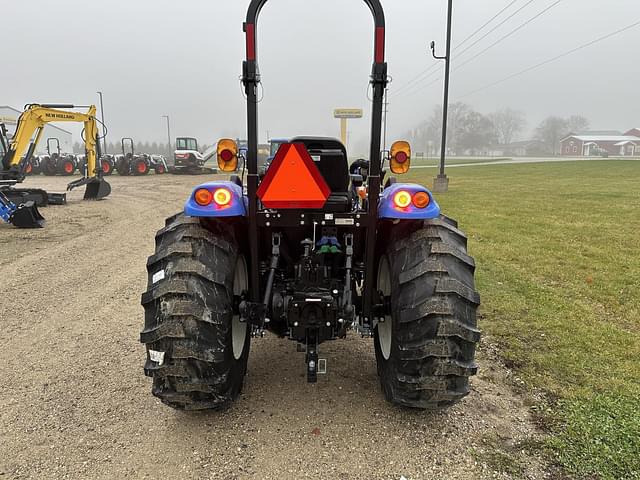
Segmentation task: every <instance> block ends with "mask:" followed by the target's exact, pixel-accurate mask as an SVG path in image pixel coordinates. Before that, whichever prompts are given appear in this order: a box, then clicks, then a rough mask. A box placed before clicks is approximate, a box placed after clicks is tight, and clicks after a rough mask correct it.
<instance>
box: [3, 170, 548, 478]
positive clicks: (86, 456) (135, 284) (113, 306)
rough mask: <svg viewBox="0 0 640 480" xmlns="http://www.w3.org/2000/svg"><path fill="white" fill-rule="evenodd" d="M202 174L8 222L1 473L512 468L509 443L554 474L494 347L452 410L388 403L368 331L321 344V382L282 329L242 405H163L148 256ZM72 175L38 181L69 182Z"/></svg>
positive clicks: (121, 189)
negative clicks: (29, 224)
mask: <svg viewBox="0 0 640 480" xmlns="http://www.w3.org/2000/svg"><path fill="white" fill-rule="evenodd" d="M201 180H202V181H204V177H188V176H185V177H182V176H169V175H165V176H154V175H150V176H148V177H117V176H114V177H110V178H109V182H110V183H111V184H112V187H113V193H112V195H111V196H110V197H109V198H108V199H106V200H104V201H101V202H91V203H90V202H83V201H82V200H81V198H82V191H74V192H72V193H71V194H70V195H69V204H68V205H66V206H61V207H48V208H46V209H42V213H43V214H44V216H45V217H46V218H47V220H48V224H47V227H46V228H45V229H41V230H18V229H14V228H12V227H10V226H6V225H2V226H0V278H1V279H2V290H1V291H2V297H1V298H0V322H1V325H2V328H1V329H0V345H2V347H1V348H0V379H1V380H2V383H1V387H0V479H2V478H15V479H23V478H38V479H40V478H73V479H78V478H168V479H173V478H180V479H186V478H216V479H289V478H291V479H299V478H327V479H345V480H346V479H401V478H402V477H404V478H405V479H407V480H412V479H445V478H446V479H453V478H456V479H483V478H512V475H514V471H513V469H512V468H499V466H497V465H496V464H495V462H492V461H491V460H490V459H491V458H494V456H492V455H491V454H492V452H493V450H492V449H494V448H495V444H496V442H498V444H499V445H500V448H501V449H502V448H504V449H507V450H506V451H508V452H509V455H508V458H510V459H513V461H514V462H516V464H517V465H518V468H517V469H516V471H517V472H516V473H517V477H523V478H546V477H547V476H548V475H549V474H546V473H545V472H546V471H547V467H546V465H544V464H543V462H542V461H540V460H539V459H538V458H535V457H533V456H531V455H529V454H527V453H525V452H523V451H521V450H520V448H519V447H518V445H519V444H520V442H522V441H524V440H527V439H529V438H531V437H532V436H533V437H535V436H536V435H538V433H537V432H536V430H535V427H534V425H533V423H532V421H531V418H530V415H529V410H528V408H527V407H526V406H525V403H524V400H523V399H522V398H520V397H518V396H517V395H516V394H515V393H514V392H513V390H512V389H511V387H510V386H509V385H511V384H512V381H511V380H510V379H509V378H508V377H509V372H508V371H507V370H506V369H505V368H504V367H502V366H500V365H499V363H498V362H497V361H496V360H495V359H494V357H495V356H494V355H493V354H491V353H490V349H489V348H487V347H486V346H485V347H483V348H482V349H481V352H480V355H479V364H480V367H481V373H480V374H479V375H478V376H477V377H474V378H473V392H472V394H471V395H470V396H469V397H467V398H466V399H465V400H464V401H463V402H462V403H460V404H459V405H457V406H455V407H453V408H451V409H449V410H447V411H446V412H444V413H437V414H434V413H425V412H420V411H412V410H407V409H400V408H395V407H392V406H390V405H388V404H387V403H386V402H385V401H384V399H383V397H382V394H381V392H380V388H379V384H378V379H377V376H376V369H375V358H374V353H373V344H372V341H371V340H370V339H361V338H359V337H358V336H357V335H356V334H354V333H352V334H351V335H349V336H348V338H347V339H346V340H341V341H340V340H339V341H336V342H332V343H327V344H323V345H322V346H321V356H323V357H326V358H327V359H328V371H329V372H328V375H326V376H322V377H321V378H320V380H319V382H318V383H317V384H315V385H310V384H307V383H306V379H305V375H304V371H305V370H304V364H303V354H301V353H297V352H296V345H295V344H294V343H293V342H290V341H288V340H286V339H278V338H275V337H273V336H267V337H265V338H263V339H254V340H253V342H252V346H251V354H250V359H249V373H248V375H247V377H246V382H245V388H244V392H243V394H242V395H241V397H240V398H239V400H238V401H237V402H236V403H235V404H234V406H233V407H232V408H231V409H229V410H227V411H226V412H215V413H197V414H193V413H181V412H177V411H174V410H172V409H170V408H169V407H166V406H164V405H162V404H161V403H160V402H159V401H158V400H157V399H156V398H154V397H153V396H152V395H151V392H150V389H151V387H150V383H151V382H150V379H148V378H146V377H145V376H144V375H143V370H142V365H143V362H144V358H145V353H144V348H143V346H142V345H141V344H140V343H138V335H139V331H140V329H141V327H142V323H143V310H142V307H141V306H140V295H141V293H142V292H143V290H144V288H145V286H146V285H145V283H146V274H145V261H146V258H147V256H148V255H149V254H151V253H152V252H153V238H154V233H155V231H156V230H157V229H158V228H160V227H161V226H163V224H164V218H165V217H167V216H169V215H171V214H173V213H175V212H177V211H178V210H180V209H181V207H182V204H183V202H184V200H185V199H186V198H187V195H188V194H189V192H190V190H191V187H192V186H193V185H195V184H197V183H198V182H199V181H201ZM67 181H68V179H66V178H62V177H36V178H32V179H29V180H28V181H27V182H26V184H25V185H28V186H41V187H45V188H48V189H49V190H50V191H64V186H65V184H66V182H67ZM485 345H488V343H487V342H485ZM491 445H493V446H491ZM510 462H511V460H510Z"/></svg>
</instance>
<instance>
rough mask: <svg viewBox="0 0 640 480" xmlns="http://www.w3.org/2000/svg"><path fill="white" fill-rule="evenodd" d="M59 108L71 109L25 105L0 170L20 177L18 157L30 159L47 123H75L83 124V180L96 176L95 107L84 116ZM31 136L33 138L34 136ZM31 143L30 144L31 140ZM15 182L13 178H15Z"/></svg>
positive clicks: (71, 106) (60, 106)
mask: <svg viewBox="0 0 640 480" xmlns="http://www.w3.org/2000/svg"><path fill="white" fill-rule="evenodd" d="M62 108H65V109H66V108H75V107H74V105H37V104H33V105H29V106H28V107H27V109H26V110H25V111H24V112H23V113H22V114H21V115H20V118H19V119H18V126H17V127H16V132H15V134H14V136H13V139H12V140H11V142H10V143H9V148H8V151H7V152H6V153H5V155H4V158H3V160H2V166H3V169H4V170H6V171H10V172H15V174H17V175H20V173H19V172H20V165H21V158H22V155H23V154H24V153H25V152H26V157H25V159H29V158H31V156H33V153H34V151H35V148H36V145H37V144H38V142H39V141H40V137H41V136H42V132H43V128H44V126H45V125H46V124H47V123H51V122H76V123H83V124H84V137H85V139H84V141H85V149H86V151H87V165H88V169H87V176H91V177H95V176H96V175H97V173H98V172H97V169H96V165H97V160H98V158H97V157H98V153H97V151H96V148H97V142H96V136H97V133H98V128H97V125H96V118H95V117H96V107H95V106H94V105H91V106H90V107H89V111H88V112H87V113H81V112H73V111H66V110H61V109H62ZM34 133H35V135H34ZM32 139H33V140H32ZM16 179H17V178H16Z"/></svg>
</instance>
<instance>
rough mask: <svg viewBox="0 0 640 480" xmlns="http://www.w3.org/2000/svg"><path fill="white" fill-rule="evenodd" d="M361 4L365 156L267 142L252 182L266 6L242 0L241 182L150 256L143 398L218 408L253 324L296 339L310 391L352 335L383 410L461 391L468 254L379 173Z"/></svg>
mask: <svg viewBox="0 0 640 480" xmlns="http://www.w3.org/2000/svg"><path fill="white" fill-rule="evenodd" d="M364 1H365V3H366V4H367V5H368V7H369V9H370V10H371V13H372V15H373V18H374V22H375V30H374V31H375V33H374V44H375V45H374V53H373V58H374V62H373V69H372V72H371V77H370V82H371V90H372V112H371V122H372V128H371V140H370V142H371V143H370V151H369V158H368V159H359V160H357V162H359V163H358V164H357V165H355V166H353V167H354V168H352V169H351V171H353V172H356V173H350V166H349V164H348V157H347V151H346V148H345V146H344V145H343V144H342V143H341V142H340V141H339V140H336V139H333V138H324V137H307V136H298V137H292V138H290V139H288V140H287V141H286V142H283V143H282V144H281V145H279V147H278V150H277V152H276V155H275V157H274V159H273V161H272V162H271V164H270V165H269V168H268V169H267V170H266V172H264V174H263V175H262V174H261V173H260V172H259V171H258V162H257V160H258V131H259V130H258V116H257V113H258V112H257V110H258V104H259V102H258V98H257V93H258V91H259V83H260V82H261V77H260V74H259V69H258V63H257V55H256V53H257V50H256V43H257V21H258V16H259V13H260V11H261V9H262V8H263V6H264V5H265V3H266V2H267V0H251V3H250V5H249V9H248V13H247V18H246V22H245V23H244V32H245V36H246V60H245V61H244V62H243V65H242V83H243V86H244V92H245V93H246V99H247V134H248V147H247V152H246V155H247V158H246V163H247V170H248V173H247V179H246V183H245V182H244V181H243V179H242V178H240V177H238V176H235V175H234V176H232V177H231V178H230V179H229V180H219V181H218V180H217V181H210V182H206V183H202V184H201V185H198V186H197V187H195V189H194V190H193V192H192V193H191V195H190V196H189V198H188V199H187V200H186V204H185V206H184V209H183V211H181V212H180V213H178V214H176V215H173V216H171V217H169V218H168V219H167V220H166V223H165V226H164V227H163V228H162V229H160V230H159V231H158V233H157V234H156V237H155V253H154V254H153V255H151V256H150V257H149V259H148V261H147V271H148V284H147V290H146V292H145V293H143V294H142V299H141V303H142V306H143V307H144V312H145V316H144V328H143V330H142V332H141V334H140V340H141V342H142V343H144V344H145V346H146V352H147V356H146V363H145V365H144V371H145V374H146V375H147V376H150V377H152V379H153V380H152V393H153V395H155V396H156V397H158V398H160V399H161V401H162V402H164V403H165V404H167V405H169V406H171V407H173V408H176V409H185V410H203V409H221V408H225V407H227V406H228V405H230V403H231V402H233V401H234V400H235V399H236V398H237V397H238V395H239V393H240V392H241V390H242V387H243V383H244V379H245V375H246V373H247V360H248V356H249V349H250V344H251V341H252V339H259V338H261V337H262V336H263V335H264V333H265V332H266V331H268V332H271V333H272V334H275V335H277V336H279V337H283V338H288V339H290V340H293V341H294V342H296V343H297V347H298V351H300V352H303V353H304V372H306V378H307V381H308V382H317V381H318V376H319V375H323V374H327V373H328V372H330V368H329V366H328V363H329V359H327V358H323V357H322V356H321V353H320V347H321V345H322V344H323V343H324V342H328V341H333V340H337V339H343V338H345V337H346V336H347V334H348V333H349V332H350V331H355V332H357V333H358V334H360V335H362V336H363V337H369V338H371V339H372V343H373V349H374V351H375V358H376V364H377V374H378V376H379V379H380V384H381V387H382V392H383V394H384V396H385V398H386V399H387V400H388V401H389V402H391V403H392V404H394V405H399V406H405V407H413V408H418V409H440V408H444V407H447V406H449V405H452V404H454V403H456V402H458V401H459V400H460V399H462V398H463V397H465V396H466V395H467V394H468V393H469V377H470V376H472V375H474V374H475V373H476V371H477V366H476V364H475V362H474V357H475V348H476V344H477V342H478V341H479V338H480V332H479V330H478V328H477V325H476V311H477V308H478V305H479V303H480V298H479V295H478V293H477V291H476V289H475V286H474V270H475V264H474V260H473V259H472V258H471V257H470V256H469V254H468V253H467V237H466V236H465V234H464V233H463V232H462V231H461V230H460V229H459V228H458V225H457V223H456V222H455V221H454V220H452V219H451V218H449V217H447V216H445V215H443V214H442V213H441V211H440V206H439V205H438V202H437V200H436V199H435V198H434V196H433V195H432V193H431V192H430V191H429V190H428V189H427V188H426V187H424V186H422V185H419V184H415V183H401V182H399V181H398V180H396V178H395V177H394V176H392V175H391V174H395V175H401V174H403V173H406V172H408V171H409V168H410V163H411V148H410V146H409V144H408V143H407V142H404V141H398V142H395V143H394V144H393V145H392V146H391V148H390V150H389V151H384V152H381V149H380V144H381V132H382V112H383V97H384V93H385V89H386V87H387V82H388V79H389V77H388V75H387V63H386V62H385V18H384V12H383V9H382V6H381V5H380V2H379V0H364ZM216 154H217V160H218V167H219V170H221V171H223V172H234V171H236V170H237V166H238V162H239V158H238V157H239V149H238V145H237V144H236V142H235V141H233V140H230V139H222V140H220V141H219V142H218V144H217V149H216ZM387 168H388V170H389V171H387ZM256 341H259V340H256ZM276 368H277V367H276ZM353 368H362V366H361V365H355V364H354V365H353ZM301 370H302V367H301Z"/></svg>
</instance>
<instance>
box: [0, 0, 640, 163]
mask: <svg viewBox="0 0 640 480" xmlns="http://www.w3.org/2000/svg"><path fill="white" fill-rule="evenodd" d="M529 1H530V4H529V5H527V6H526V7H525V8H523V9H522V10H521V11H520V12H519V13H518V14H516V15H515V16H513V17H512V18H511V19H510V20H508V21H507V22H505V23H504V25H502V26H501V27H499V28H497V29H496V30H495V31H494V32H493V33H491V34H489V35H488V36H487V37H486V38H484V39H482V40H481V41H479V42H478V43H477V45H475V46H474V47H473V48H470V49H469V50H468V51H467V52H465V53H459V52H462V51H463V50H464V49H465V48H466V47H468V46H469V45H471V44H473V42H474V41H475V40H477V39H479V37H480V36H481V35H483V34H484V33H485V32H487V31H488V30H489V29H490V28H491V27H493V26H495V25H497V24H498V23H499V22H500V21H502V20H504V19H505V18H507V17H508V16H509V15H510V14H512V13H513V12H515V11H516V10H517V9H518V8H520V7H522V6H524V5H525V4H526V3H527V2H529ZM510 2H511V0H454V34H453V45H454V46H456V45H457V44H459V43H460V42H461V41H462V40H463V39H465V38H466V37H467V36H468V35H469V34H470V33H472V32H473V31H474V30H476V29H477V28H478V27H479V26H481V25H482V24H483V23H485V22H486V21H487V20H489V19H490V18H491V17H492V16H493V15H495V14H496V13H497V12H498V11H499V10H500V9H502V8H503V7H505V6H506V5H507V4H509V3H510ZM555 2H556V0H517V1H516V2H515V3H514V4H513V5H512V6H511V7H510V8H509V9H508V10H507V11H505V13H503V14H502V15H501V16H500V17H498V18H497V19H496V20H495V21H494V22H493V23H492V24H491V25H489V27H487V28H486V29H485V30H483V32H481V33H479V34H478V35H476V37H474V38H473V39H471V40H470V41H468V42H467V43H466V44H465V45H463V46H462V47H461V48H459V49H458V53H459V56H458V57H457V58H456V56H455V55H454V72H453V74H452V87H451V88H452V90H451V98H452V101H455V100H456V99H459V100H462V101H465V102H467V103H469V104H470V105H472V106H473V107H474V108H475V109H477V110H479V111H481V112H484V113H488V112H491V111H493V110H496V109H499V108H503V107H511V108H515V109H519V110H522V111H524V112H525V113H526V116H527V119H528V124H529V125H528V126H529V128H530V129H532V128H533V127H535V125H536V123H538V122H539V121H540V120H541V119H543V118H544V117H545V116H547V115H550V114H557V115H562V116H568V115H571V114H581V115H584V116H586V117H587V118H589V119H590V121H591V126H592V128H593V129H607V130H608V129H619V130H625V129H628V128H632V127H637V126H640V89H639V87H638V85H639V80H640V61H639V60H638V45H640V27H636V28H633V29H630V30H628V31H626V32H624V33H621V34H620V35H617V36H615V37H612V38H610V39H608V40H605V41H603V42H601V43H599V44H597V45H594V46H591V47H589V48H586V49H584V50H581V51H579V52H577V53H574V54H572V55H570V56H567V57H566V58H563V59H561V60H559V61H557V62H554V63H551V64H549V65H546V66H544V67H542V68H540V69H538V70H535V71H532V72H529V73H527V74H525V75H522V76H520V77H517V78H514V79H512V80H510V81H507V82H504V83H501V84H499V85H497V86H495V87H492V88H488V89H486V90H482V91H481V92H478V93H474V94H471V95H466V94H468V93H469V92H472V91H474V90H476V89H478V88H481V87H483V86H485V85H487V84H491V83H492V82H495V81H497V80H500V79H502V78H504V77H506V76H508V75H509V74H511V73H514V72H518V71H520V70H523V69H525V68H527V67H529V66H531V65H535V64H537V63H539V62H542V61H544V60H547V59H549V58H552V57H554V56H556V55H558V54H561V53H563V52H565V51H567V50H570V49H572V48H574V47H577V46H579V45H582V44H584V43H586V42H588V41H590V40H593V39H596V38H598V37H600V36H603V35H606V34H608V33H610V32H613V31H615V30H617V29H619V28H622V27H624V26H626V25H630V24H632V23H634V22H636V21H640V1H639V0H609V1H607V2H603V1H602V0H561V1H560V2H559V3H558V4H557V5H555V6H554V7H552V8H551V9H550V10H549V11H548V12H546V13H544V14H543V15H541V16H540V17H539V18H537V19H535V20H534V21H532V22H531V23H530V24H528V25H527V26H525V27H523V28H522V29H521V30H519V31H518V32H516V33H515V34H513V35H512V36H510V37H509V38H508V39H506V40H504V41H503V42H501V43H499V44H497V45H496V46H495V47H493V48H491V49H490V50H488V51H487V52H486V53H484V54H482V55H480V56H479V57H478V58H477V59H475V60H473V61H471V62H469V63H468V64H467V65H464V66H462V67H460V68H459V69H458V70H456V69H455V62H456V61H457V63H458V65H460V64H461V63H463V62H464V61H465V60H466V59H468V58H471V57H473V56H474V55H475V54H476V53H478V52H480V51H481V50H483V49H484V48H486V47H488V46H489V45H491V44H492V43H493V42H495V41H496V40H498V39H499V38H500V37H502V36H503V35H505V34H507V33H509V32H510V31H511V30H513V29H514V28H516V27H517V26H519V25H521V24H522V23H524V22H525V21H527V20H529V19H530V18H532V17H533V16H535V15H536V14H538V13H539V12H541V11H542V10H544V9H545V8H546V7H548V6H550V5H552V4H554V3H555ZM2 3H3V6H2V22H1V25H2V26H1V27H0V32H2V39H3V46H4V48H3V55H2V57H3V62H2V67H0V68H1V70H2V74H1V75H0V82H1V88H0V97H1V98H0V104H8V105H12V106H15V107H17V108H21V107H22V106H23V105H24V104H25V103H28V102H64V103H67V102H69V103H76V104H87V103H91V102H97V101H98V97H97V95H96V94H95V92H96V90H102V91H103V92H104V101H105V116H106V120H107V125H108V127H109V132H110V138H109V139H110V141H116V140H118V139H119V138H120V137H122V136H130V137H134V138H135V139H136V140H141V141H146V140H149V141H165V139H166V129H165V126H164V119H162V118H161V115H164V114H168V115H170V116H171V124H172V136H174V137H175V136H176V135H191V136H196V137H197V138H198V139H199V140H200V142H201V143H213V142H215V141H216V139H217V138H219V137H220V136H233V137H235V136H241V137H244V132H245V129H246V119H245V104H244V99H243V97H242V93H241V89H240V83H239V81H238V77H239V75H240V71H241V62H242V57H243V54H244V38H243V33H242V22H243V20H244V17H245V14H246V7H247V5H248V3H249V2H248V0H208V1H203V0H198V1H196V0H182V1H179V2H178V1H169V0H128V1H124V0H110V1H109V2H87V1H80V0H57V1H55V2H51V1H46V0H32V1H29V2H17V1H8V0H2ZM383 5H384V7H385V10H386V15H387V59H388V62H389V73H390V75H391V76H392V77H393V83H392V85H391V90H390V105H389V137H390V138H392V139H393V138H395V137H397V136H399V135H401V134H402V133H403V132H405V131H406V130H408V129H410V128H411V127H413V126H414V125H416V124H418V123H419V122H420V121H422V120H423V119H425V118H426V117H427V116H428V115H429V114H430V113H431V111H432V109H433V107H434V106H435V105H436V104H438V103H440V102H441V96H442V82H441V81H439V80H438V78H439V77H440V74H436V73H435V72H434V74H433V75H432V76H429V77H427V78H426V79H425V80H424V81H421V82H414V84H412V85H415V86H412V87H411V88H403V87H404V86H405V85H406V84H407V82H409V81H411V80H412V79H415V78H416V76H417V75H418V74H420V73H421V72H423V71H425V70H426V69H428V68H429V67H430V66H431V65H432V63H433V62H434V61H433V60H432V59H431V56H430V53H428V51H427V47H428V45H429V43H430V41H431V40H436V42H438V47H439V48H438V50H440V51H441V52H442V51H443V49H444V40H445V18H446V1H445V0H428V1H427V0H386V1H385V0H383ZM260 20H261V21H260V24H259V33H258V38H259V52H258V54H259V62H260V69H261V73H262V76H263V87H264V99H263V101H262V103H261V104H260V109H259V111H260V113H259V115H260V136H261V140H264V137H266V135H267V131H268V132H269V134H270V136H272V137H281V136H285V137H286V136H292V135H299V134H319V135H333V136H338V135H339V125H338V121H337V120H334V119H333V118H332V112H333V109H334V108H336V107H351V108H364V109H365V111H367V112H368V109H369V104H368V101H367V82H368V75H369V72H370V68H371V61H372V52H373V46H372V39H373V24H372V20H371V15H370V13H369V11H368V9H367V8H366V6H365V4H364V2H362V1H358V0H349V1H346V0H270V1H269V2H268V3H267V5H266V7H265V9H264V10H263V13H262V16H261V19H260ZM438 68H441V67H438ZM430 72H431V71H428V72H427V74H429V73H430ZM433 82H435V83H433ZM394 90H395V91H397V92H398V93H397V94H394V93H393V92H394ZM349 130H350V146H351V147H352V149H359V150H362V149H363V145H366V141H367V139H368V132H369V125H368V115H367V117H366V118H364V119H362V120H354V121H352V122H351V124H350V126H349ZM76 140H77V138H76Z"/></svg>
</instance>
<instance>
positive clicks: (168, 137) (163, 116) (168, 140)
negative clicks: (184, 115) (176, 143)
mask: <svg viewBox="0 0 640 480" xmlns="http://www.w3.org/2000/svg"><path fill="white" fill-rule="evenodd" d="M162 118H166V119H167V142H168V143H169V155H171V127H170V126H169V115H162Z"/></svg>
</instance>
